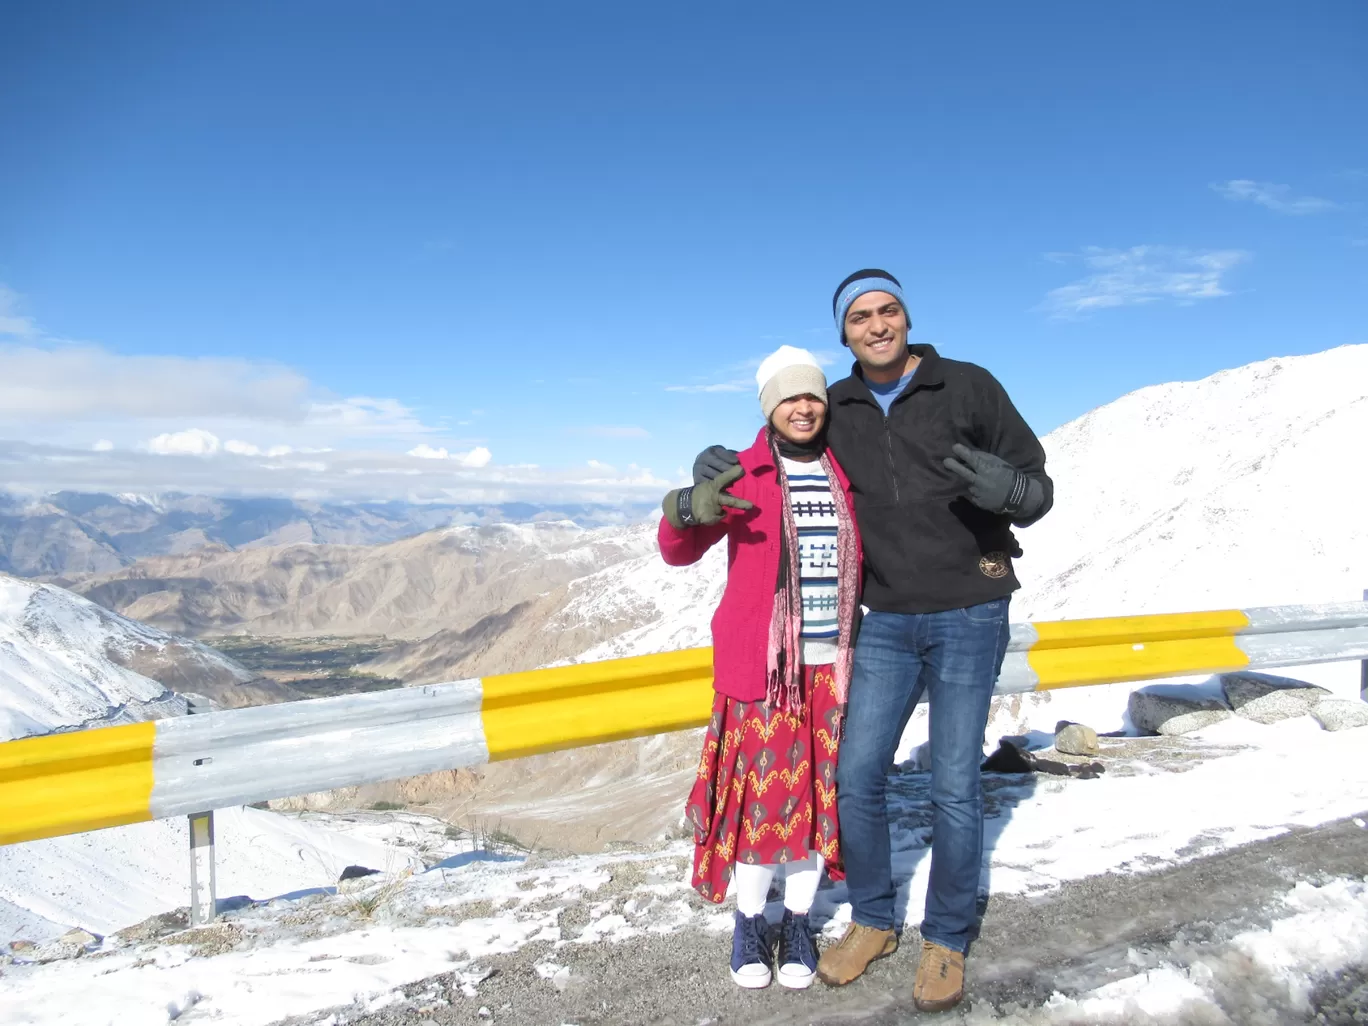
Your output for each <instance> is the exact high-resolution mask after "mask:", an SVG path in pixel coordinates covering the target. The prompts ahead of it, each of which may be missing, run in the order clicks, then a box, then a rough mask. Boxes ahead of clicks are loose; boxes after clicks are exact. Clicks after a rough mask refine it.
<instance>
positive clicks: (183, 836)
mask: <svg viewBox="0 0 1368 1026" xmlns="http://www.w3.org/2000/svg"><path fill="white" fill-rule="evenodd" d="M215 834H216V847H217V858H216V868H217V873H218V893H219V897H220V899H224V898H228V897H230V896H233V895H247V896H249V897H251V898H254V899H258V900H260V899H265V898H273V897H276V896H278V895H281V894H289V893H291V892H294V891H300V890H305V889H308V888H315V887H329V886H332V885H334V884H336V883H337V878H338V875H339V874H340V873H341V871H342V870H343V869H345V868H346V867H347V866H349V865H363V866H367V867H369V868H372V869H377V870H381V871H391V872H397V871H399V870H402V869H404V868H406V867H407V866H408V865H409V864H410V856H409V855H407V854H405V853H404V852H402V851H400V850H399V849H398V848H396V847H394V846H393V845H388V844H384V843H380V842H377V841H373V840H367V839H365V838H358V837H348V836H346V835H344V834H341V833H337V832H335V831H331V830H327V829H323V828H320V827H317V826H313V825H310V824H308V823H304V822H301V821H300V820H298V819H293V818H290V817H285V816H278V815H276V814H275V813H271V812H264V811H261V810H258V809H251V808H240V807H239V808H233V809H225V810H223V811H221V812H219V813H218V814H217V815H216V817H215ZM189 850H190V845H189V838H188V836H187V825H186V820H185V818H184V817H177V818H175V819H165V820H158V821H156V822H152V823H137V824H134V825H132V826H125V827H115V828H112V829H109V830H98V831H94V832H92V833H88V834H74V835H71V836H67V837H52V838H48V839H46V840H41V841H29V842H27V843H25V844H12V845H6V846H4V847H0V944H3V943H5V942H8V941H9V940H10V939H12V938H14V937H23V938H25V939H28V940H35V941H42V940H47V939H49V938H50V937H54V936H57V935H58V934H60V933H62V932H63V931H65V930H67V929H69V928H71V927H73V926H79V927H81V928H83V929H86V930H91V931H93V932H94V933H97V934H100V935H104V934H109V933H113V932H114V931H115V930H119V929H122V928H123V927H125V926H129V925H131V924H133V923H137V922H141V921H142V920H144V919H146V918H147V917H148V916H151V915H155V914H157V913H160V912H166V911H168V910H170V909H174V908H177V907H179V906H184V905H187V904H189V898H190V891H189V875H190V859H189V854H188V853H189Z"/></svg>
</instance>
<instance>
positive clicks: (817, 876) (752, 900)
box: [733, 851, 824, 916]
mask: <svg viewBox="0 0 1368 1026" xmlns="http://www.w3.org/2000/svg"><path fill="white" fill-rule="evenodd" d="M823 864H824V863H823V861H822V856H821V855H820V854H818V853H817V852H815V851H814V852H809V853H808V857H807V858H805V859H803V861H801V862H789V863H786V865H785V869H784V908H786V909H788V910H789V911H790V912H792V913H793V914H794V915H799V916H805V915H807V914H808V911H809V910H810V909H811V908H812V899H813V898H815V897H817V885H818V884H819V883H821V882H822V867H823ZM777 868H778V867H777V866H775V865H766V866H749V865H746V864H744V863H741V862H738V863H737V864H736V866H735V867H734V870H733V875H734V878H735V880H736V907H737V909H738V911H740V913H741V914H742V915H743V916H758V915H760V913H762V912H764V911H765V901H766V900H767V899H768V898H769V889H770V883H771V882H772V881H773V880H774V871H775V869H777Z"/></svg>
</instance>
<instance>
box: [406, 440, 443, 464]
mask: <svg viewBox="0 0 1368 1026" xmlns="http://www.w3.org/2000/svg"><path fill="white" fill-rule="evenodd" d="M408 454H409V455H410V456H417V457H418V458H419V459H420V460H446V459H450V458H451V453H449V452H447V451H446V446H442V448H440V449H434V448H433V447H432V446H430V445H428V444H427V443H426V442H420V443H419V444H418V445H415V446H414V447H413V448H412V449H410V450H409V451H408Z"/></svg>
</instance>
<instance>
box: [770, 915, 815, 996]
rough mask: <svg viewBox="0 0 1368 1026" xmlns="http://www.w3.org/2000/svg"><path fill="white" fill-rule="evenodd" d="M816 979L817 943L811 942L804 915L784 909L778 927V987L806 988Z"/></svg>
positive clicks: (806, 919)
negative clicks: (781, 922) (780, 923)
mask: <svg viewBox="0 0 1368 1026" xmlns="http://www.w3.org/2000/svg"><path fill="white" fill-rule="evenodd" d="M816 978H817V945H816V944H814V943H813V942H812V931H811V929H809V928H808V917H807V916H806V915H801V916H799V915H794V914H793V913H792V912H790V911H789V910H788V909H784V922H783V924H782V925H781V926H780V927H779V986H781V987H789V988H791V989H793V990H806V989H807V988H808V987H811V986H812V981H813V980H815V979H816Z"/></svg>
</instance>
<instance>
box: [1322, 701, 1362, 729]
mask: <svg viewBox="0 0 1368 1026" xmlns="http://www.w3.org/2000/svg"><path fill="white" fill-rule="evenodd" d="M1311 715H1312V716H1314V717H1315V718H1316V722H1317V723H1319V724H1320V725H1321V726H1322V727H1324V728H1325V729H1326V730H1353V729H1354V728H1355V727H1368V702H1354V701H1349V700H1347V699H1343V698H1326V699H1323V700H1322V701H1320V702H1318V703H1317V704H1316V707H1315V708H1314V709H1312V710H1311Z"/></svg>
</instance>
